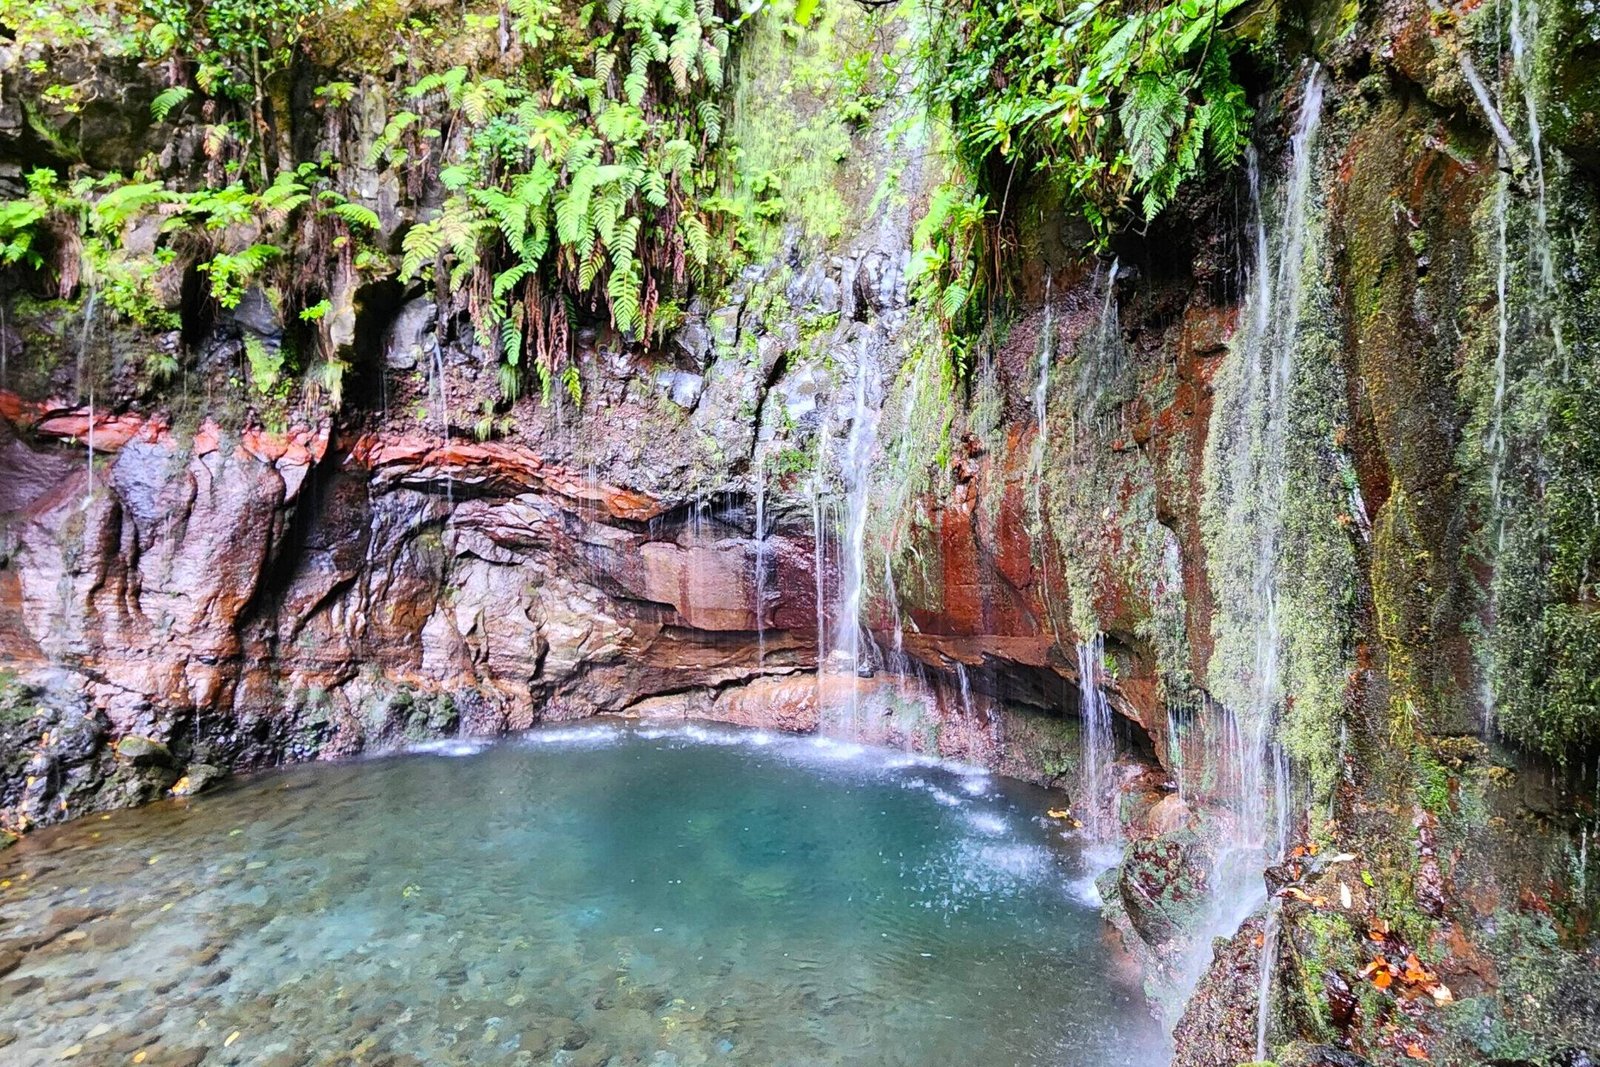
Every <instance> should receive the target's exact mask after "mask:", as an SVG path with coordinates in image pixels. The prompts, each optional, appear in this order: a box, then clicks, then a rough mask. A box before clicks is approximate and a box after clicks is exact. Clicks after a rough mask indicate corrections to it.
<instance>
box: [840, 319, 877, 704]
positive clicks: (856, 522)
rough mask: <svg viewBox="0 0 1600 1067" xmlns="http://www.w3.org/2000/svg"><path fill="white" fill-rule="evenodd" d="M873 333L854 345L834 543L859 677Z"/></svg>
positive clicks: (849, 653) (846, 637) (844, 628)
mask: <svg viewBox="0 0 1600 1067" xmlns="http://www.w3.org/2000/svg"><path fill="white" fill-rule="evenodd" d="M871 337H872V334H871V333H869V332H863V334H862V340H861V342H860V344H859V345H858V346H857V349H856V367H855V389H854V392H853V394H852V399H851V406H850V432H849V434H848V435H847V436H846V438H845V451H844V456H843V457H842V459H841V462H840V473H841V474H842V476H843V479H844V487H845V514H844V533H845V535H844V539H843V541H842V542H841V544H840V546H839V552H840V559H839V562H840V564H841V566H842V568H843V572H844V587H843V590H842V595H841V597H840V606H839V622H838V633H837V647H838V648H839V649H840V650H841V651H842V652H843V653H844V658H845V660H846V661H847V662H848V665H849V669H850V670H851V672H852V673H853V674H855V675H856V676H857V677H858V678H859V677H860V676H861V674H862V673H863V671H865V670H867V669H869V666H870V665H868V664H864V663H863V662H862V651H863V642H864V641H870V638H869V637H868V636H867V634H866V632H865V630H864V628H863V627H862V625H861V607H862V603H863V600H864V598H865V592H866V537H867V497H868V495H869V493H870V491H871V488H872V461H873V458H874V455H875V453H876V451H877V443H878V416H879V414H880V412H879V409H878V406H877V405H878V402H879V401H880V399H881V398H880V396H879V394H880V393H881V390H880V389H879V388H878V387H877V383H876V382H874V381H871V380H870V379H871V378H872V373H873V359H872V353H871V351H870V339H871ZM857 688H858V687H855V686H852V688H851V697H850V705H851V706H850V713H851V721H852V723H853V722H854V720H855V717H856V689H857Z"/></svg>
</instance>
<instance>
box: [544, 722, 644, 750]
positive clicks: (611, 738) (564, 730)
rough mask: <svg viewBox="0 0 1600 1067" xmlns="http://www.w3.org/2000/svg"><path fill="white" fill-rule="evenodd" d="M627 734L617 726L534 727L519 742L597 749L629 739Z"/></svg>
mask: <svg viewBox="0 0 1600 1067" xmlns="http://www.w3.org/2000/svg"><path fill="white" fill-rule="evenodd" d="M627 736H628V735H627V733H625V732H624V731H622V730H620V729H618V728H617V727H615V726H610V725H604V726H545V727H534V728H533V729H532V730H528V731H526V732H525V733H523V734H521V735H520V736H519V737H518V738H517V742H518V743H519V744H523V745H534V746H543V745H551V746H555V745H573V746H577V747H597V746H600V745H612V744H616V743H617V742H618V741H621V740H622V739H623V738H625V737H627Z"/></svg>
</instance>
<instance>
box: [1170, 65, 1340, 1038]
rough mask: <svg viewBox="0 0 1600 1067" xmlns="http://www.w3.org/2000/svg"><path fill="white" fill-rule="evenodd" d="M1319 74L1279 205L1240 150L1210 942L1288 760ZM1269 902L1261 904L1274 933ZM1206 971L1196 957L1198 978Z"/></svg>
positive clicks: (1278, 808)
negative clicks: (1290, 558) (1223, 668)
mask: <svg viewBox="0 0 1600 1067" xmlns="http://www.w3.org/2000/svg"><path fill="white" fill-rule="evenodd" d="M1323 86H1324V78H1323V74H1322V71H1321V68H1320V67H1318V66H1313V67H1312V69H1311V71H1310V74H1309V75H1308V77H1307V79H1306V82H1305V89H1304V92H1303V95H1302V99H1301V105H1300V111H1299V115H1298V118H1297V120H1296V123H1295V128H1294V133H1293V137H1292V139H1291V148H1290V152H1291V155H1290V165H1289V172H1288V175H1287V177H1286V180H1285V182H1284V184H1283V186H1282V191H1281V194H1280V196H1281V199H1280V200H1279V201H1278V202H1277V204H1276V205H1275V209H1274V210H1272V211H1271V212H1269V211H1267V210H1266V209H1265V208H1264V205H1263V200H1264V198H1263V195H1262V189H1261V178H1260V171H1259V167H1258V162H1257V159H1256V156H1255V153H1254V152H1250V153H1248V158H1247V165H1248V167H1247V169H1248V177H1249V190H1250V203H1251V209H1252V223H1251V224H1252V227H1253V230H1254V234H1253V237H1254V242H1253V243H1254V245H1255V262H1254V264H1253V266H1252V268H1251V278H1250V283H1249V284H1248V285H1247V286H1246V305H1245V310H1244V314H1243V315H1241V321H1240V329H1239V332H1238V334H1237V336H1236V337H1235V340H1234V351H1233V354H1232V356H1231V357H1230V358H1231V359H1233V360H1234V361H1235V362H1234V363H1233V365H1232V366H1233V369H1232V371H1231V372H1230V373H1231V374H1232V375H1233V377H1232V378H1231V379H1230V391H1229V392H1228V395H1227V396H1226V397H1225V399H1223V400H1220V401H1219V406H1218V412H1217V419H1218V428H1217V429H1216V430H1214V433H1215V434H1216V440H1217V442H1218V447H1219V448H1220V449H1222V450H1223V451H1221V452H1219V453H1218V456H1219V462H1220V464H1221V466H1222V470H1221V471H1220V472H1219V476H1220V477H1221V479H1222V483H1223V484H1224V485H1226V487H1227V490H1226V491H1227V498H1226V507H1225V509H1224V511H1223V512H1222V513H1221V514H1219V515H1218V520H1219V521H1220V522H1221V524H1222V528H1223V530H1224V531H1225V536H1227V537H1229V538H1230V540H1229V542H1228V544H1229V546H1230V547H1229V561H1230V562H1229V568H1230V569H1229V571H1228V572H1227V573H1228V578H1227V581H1228V583H1229V595H1230V597H1231V598H1232V599H1231V603H1230V604H1229V606H1228V608H1227V611H1228V614H1229V617H1230V619H1231V623H1230V626H1231V630H1230V632H1237V633H1239V634H1241V635H1242V636H1243V640H1238V641H1235V643H1234V646H1233V647H1232V648H1231V649H1230V653H1229V654H1230V656H1231V659H1230V660H1229V661H1228V662H1230V663H1231V666H1230V667H1229V668H1228V671H1229V672H1230V673H1229V674H1228V676H1227V677H1226V678H1225V679H1220V678H1219V680H1221V681H1223V682H1224V684H1225V685H1226V687H1227V694H1226V696H1225V697H1223V699H1225V700H1226V702H1227V706H1226V707H1220V708H1217V709H1216V712H1217V717H1218V719H1219V720H1220V722H1219V725H1220V727H1221V740H1222V747H1223V752H1222V753H1220V754H1219V755H1220V759H1221V769H1222V770H1223V771H1224V772H1225V773H1224V777H1223V785H1224V797H1223V799H1224V801H1225V803H1226V805H1227V809H1228V816H1229V818H1228V823H1227V826H1226V832H1225V834H1224V835H1223V837H1222V839H1221V841H1220V844H1219V848H1218V855H1217V859H1216V866H1215V874H1214V876H1213V879H1212V885H1211V886H1210V891H1211V894H1212V902H1211V904H1212V932H1213V933H1217V934H1228V933H1232V932H1233V931H1234V930H1235V929H1237V927H1238V925H1239V924H1240V923H1241V922H1242V921H1243V920H1244V919H1245V918H1246V917H1247V916H1248V915H1249V914H1250V913H1251V912H1253V911H1255V910H1256V909H1257V908H1258V907H1259V906H1260V904H1261V902H1262V900H1263V897H1264V894H1265V890H1264V887H1263V885H1262V879H1261V870H1262V867H1263V866H1264V865H1265V864H1268V863H1271V862H1273V861H1274V860H1276V859H1277V858H1279V857H1281V856H1282V855H1283V853H1284V851H1285V850H1286V847H1287V842H1288V837H1289V832H1290V821H1289V805H1290V795H1291V783H1290V774H1289V767H1288V764H1287V757H1286V755H1285V753H1284V751H1283V749H1282V748H1281V746H1280V745H1279V744H1278V743H1277V742H1276V739H1275V736H1274V735H1275V733H1276V730H1277V725H1278V721H1279V717H1280V714H1281V712H1282V708H1283V703H1284V692H1283V679H1282V660H1283V654H1284V650H1283V644H1284V641H1283V625H1282V617H1281V612H1280V604H1279V583H1280V580H1281V578H1282V561H1281V554H1282V542H1283V539H1284V532H1285V524H1286V515H1285V511H1286V500H1287V496H1288V490H1289V461H1290V458H1291V457H1290V455H1289V431H1290V419H1291V402H1292V399H1293V397H1294V395H1295V383H1296V374H1297V367H1296V361H1297V341H1298V338H1299V330H1300V323H1301V319H1302V313H1303V310H1304V308H1303V305H1304V303H1305V301H1304V299H1303V298H1304V290H1305V285H1304V282H1305V279H1306V277H1307V276H1309V275H1310V273H1311V272H1310V271H1308V269H1307V264H1306V260H1307V258H1308V251H1310V246H1308V244H1307V240H1308V235H1309V234H1310V233H1311V232H1312V230H1313V226H1312V223H1313V219H1312V217H1311V211H1312V191H1313V190H1312V166H1313V163H1314V151H1313V149H1314V143H1315V140H1316V135H1317V130H1318V126H1319V124H1320V121H1321V115H1322V100H1323ZM1276 910H1277V905H1276V901H1270V902H1269V903H1268V911H1267V920H1266V921H1267V928H1268V932H1269V934H1273V933H1274V925H1275V924H1276V922H1277V914H1276ZM1273 940H1274V937H1272V936H1269V937H1267V938H1266V940H1265V942H1264V945H1263V954H1262V958H1261V960H1260V967H1259V973H1260V980H1261V985H1260V988H1259V990H1258V998H1257V1000H1258V1015H1259V1018H1258V1025H1257V1044H1258V1046H1259V1048H1258V1053H1259V1054H1258V1058H1264V1057H1265V1046H1266V1040H1267V1023H1268V1014H1269V1013H1268V1010H1267V1009H1268V1007H1269V1001H1270V995H1271V988H1270V982H1271V973H1272V970H1273V968H1274V965H1275V961H1274V960H1273V959H1272V951H1273V944H1272V943H1273ZM1204 965H1205V959H1204V958H1203V954H1201V953H1199V952H1197V954H1196V958H1195V959H1194V960H1192V961H1191V971H1192V973H1194V974H1196V975H1198V972H1199V969H1200V968H1203V966H1204Z"/></svg>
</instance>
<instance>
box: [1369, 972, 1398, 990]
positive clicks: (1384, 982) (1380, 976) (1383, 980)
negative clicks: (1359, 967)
mask: <svg viewBox="0 0 1600 1067" xmlns="http://www.w3.org/2000/svg"><path fill="white" fill-rule="evenodd" d="M1393 981H1394V976H1393V975H1391V974H1390V973H1389V972H1388V971H1378V972H1377V973H1376V974H1374V975H1373V976H1372V984H1373V985H1375V986H1377V987H1378V988H1379V989H1388V988H1389V984H1390V983H1391V982H1393Z"/></svg>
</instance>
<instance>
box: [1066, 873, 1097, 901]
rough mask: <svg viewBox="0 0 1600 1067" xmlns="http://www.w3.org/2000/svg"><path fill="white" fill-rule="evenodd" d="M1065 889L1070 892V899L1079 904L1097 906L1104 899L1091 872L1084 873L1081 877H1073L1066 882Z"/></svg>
mask: <svg viewBox="0 0 1600 1067" xmlns="http://www.w3.org/2000/svg"><path fill="white" fill-rule="evenodd" d="M1067 889H1068V890H1069V891H1070V892H1071V894H1072V899H1074V900H1076V901H1078V902H1079V903H1080V904H1087V905H1088V906H1089V907H1091V908H1098V907H1099V906H1100V905H1102V904H1104V903H1105V900H1104V899H1103V898H1102V897H1101V896H1100V887H1099V886H1098V885H1097V884H1096V878H1095V876H1094V875H1092V874H1091V875H1085V876H1084V877H1082V878H1074V879H1073V880H1072V881H1070V882H1068V883H1067Z"/></svg>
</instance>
